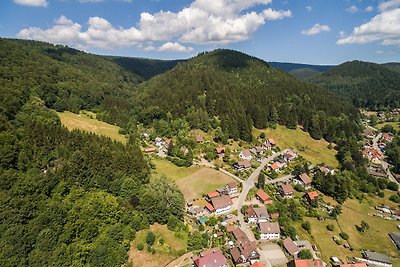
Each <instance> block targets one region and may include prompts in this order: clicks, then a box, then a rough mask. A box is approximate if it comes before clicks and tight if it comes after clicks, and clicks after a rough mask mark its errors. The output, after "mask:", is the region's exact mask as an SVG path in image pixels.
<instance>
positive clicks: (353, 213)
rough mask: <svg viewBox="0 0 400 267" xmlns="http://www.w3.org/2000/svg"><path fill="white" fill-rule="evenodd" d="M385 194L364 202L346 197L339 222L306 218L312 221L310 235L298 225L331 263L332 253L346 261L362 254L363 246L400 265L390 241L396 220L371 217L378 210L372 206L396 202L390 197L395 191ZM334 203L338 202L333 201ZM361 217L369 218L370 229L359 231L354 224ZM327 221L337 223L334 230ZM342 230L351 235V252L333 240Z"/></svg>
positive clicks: (358, 222)
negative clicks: (390, 199) (364, 231)
mask: <svg viewBox="0 0 400 267" xmlns="http://www.w3.org/2000/svg"><path fill="white" fill-rule="evenodd" d="M385 193H386V197H385V198H384V199H381V198H371V197H368V198H367V199H364V200H363V202H362V203H360V202H359V201H358V200H355V199H349V200H347V201H346V202H345V203H344V204H343V206H342V214H341V215H340V216H339V219H338V222H336V221H334V220H326V221H318V220H317V219H316V218H306V219H305V220H307V221H310V222H311V235H309V234H308V233H307V232H305V231H304V230H303V229H302V228H301V226H300V224H297V225H296V228H297V230H298V233H299V234H300V237H301V238H306V239H309V240H310V241H311V242H312V243H315V244H317V246H318V249H319V251H320V252H321V253H322V255H323V259H324V260H326V261H328V262H329V258H330V257H331V256H337V257H339V258H340V259H342V260H346V257H347V256H356V257H360V256H361V253H360V249H368V250H374V251H377V252H381V253H386V254H387V255H389V256H391V257H392V259H393V266H400V255H399V253H398V252H397V249H396V247H395V246H394V245H393V243H392V242H391V240H390V238H389V236H388V234H389V233H391V232H398V230H397V228H396V227H397V225H398V222H397V221H389V220H384V219H381V218H378V217H372V216H369V215H368V214H369V213H377V212H376V211H375V209H374V208H373V207H374V206H375V205H379V204H385V205H389V206H392V207H395V206H396V205H395V204H394V203H393V202H390V201H389V200H388V197H389V196H390V194H393V192H390V191H386V192H385ZM331 204H335V203H334V201H332V202H331ZM361 220H364V221H366V222H367V223H368V224H369V225H370V229H369V230H368V231H367V232H366V233H359V232H358V231H357V229H356V227H355V225H360V224H361ZM328 224H333V225H334V226H335V229H334V231H332V232H330V231H328V230H327V229H326V226H327V225H328ZM341 231H344V232H346V233H347V234H348V235H349V236H350V239H349V243H350V245H351V246H352V247H353V248H354V249H355V250H354V251H350V250H348V249H346V248H344V247H343V246H338V245H336V243H335V242H334V241H333V239H332V237H333V236H334V235H336V236H339V233H340V232H341Z"/></svg>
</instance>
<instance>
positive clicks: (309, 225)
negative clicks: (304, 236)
mask: <svg viewBox="0 0 400 267" xmlns="http://www.w3.org/2000/svg"><path fill="white" fill-rule="evenodd" d="M301 227H303V229H304V230H306V231H307V232H310V230H311V223H310V222H309V221H305V222H303V223H302V224H301Z"/></svg>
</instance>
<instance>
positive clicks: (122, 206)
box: [0, 40, 184, 266]
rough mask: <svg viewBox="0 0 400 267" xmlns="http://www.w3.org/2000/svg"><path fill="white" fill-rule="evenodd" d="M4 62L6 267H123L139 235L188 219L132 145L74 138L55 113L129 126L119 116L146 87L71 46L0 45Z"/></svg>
mask: <svg viewBox="0 0 400 267" xmlns="http://www.w3.org/2000/svg"><path fill="white" fill-rule="evenodd" d="M0 54H1V58H2V60H1V61H0V90H1V91H0V94H1V98H0V177H1V179H0V209H1V213H0V265H1V266H121V264H123V263H125V262H126V261H127V250H128V249H129V246H130V241H131V240H133V238H134V236H135V232H136V231H138V230H140V229H143V228H147V227H148V226H149V224H152V223H155V222H158V223H161V224H165V223H167V221H168V219H169V218H178V219H181V218H182V216H183V208H184V199H183V195H182V194H181V192H180V191H179V189H178V188H177V187H176V185H175V184H174V183H173V182H170V181H169V180H168V179H165V178H162V179H160V178H151V179H150V176H149V173H150V168H149V165H148V163H147V161H146V160H145V159H144V158H143V156H142V153H141V151H140V149H139V147H138V145H137V144H136V140H135V139H134V138H133V137H131V138H130V140H129V142H128V144H127V145H126V146H125V145H122V144H120V143H118V142H115V141H112V140H111V139H108V138H104V137H98V136H96V135H93V134H86V133H82V132H78V131H73V132H69V131H68V130H67V129H66V128H64V127H62V126H61V123H60V120H59V118H58V116H57V114H56V113H55V112H54V111H53V110H51V109H49V107H51V108H55V109H59V110H64V109H67V110H71V111H79V110H80V109H82V108H85V109H92V110H97V111H100V112H102V113H103V114H107V115H108V118H111V119H112V120H114V121H115V122H118V121H121V122H123V123H125V121H126V118H123V117H121V116H117V115H116V116H113V115H112V114H113V113H112V112H113V108H114V109H115V111H119V106H118V105H119V104H120V103H126V104H127V103H128V101H127V100H126V99H127V98H129V97H130V96H131V90H132V84H134V83H136V82H138V80H139V78H136V77H135V76H134V75H131V74H129V73H128V72H126V71H124V70H123V69H122V68H119V67H118V66H117V65H115V64H113V63H111V62H110V61H107V60H103V59H101V58H100V57H97V56H93V55H88V54H85V53H83V52H79V51H76V50H73V49H70V48H66V47H63V46H57V47H55V46H52V45H49V44H44V43H39V42H31V41H15V40H0ZM127 107H129V106H128V105H127V106H126V110H125V109H124V106H122V107H121V111H122V113H124V112H126V113H125V114H128V112H129V109H128V108H127ZM115 114H117V113H115Z"/></svg>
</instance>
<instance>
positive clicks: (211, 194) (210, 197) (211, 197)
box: [207, 191, 220, 201]
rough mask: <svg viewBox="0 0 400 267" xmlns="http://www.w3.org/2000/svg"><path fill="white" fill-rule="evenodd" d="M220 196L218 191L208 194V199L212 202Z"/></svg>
mask: <svg viewBox="0 0 400 267" xmlns="http://www.w3.org/2000/svg"><path fill="white" fill-rule="evenodd" d="M219 196H220V194H219V193H218V192H217V191H214V192H211V193H208V194H207V199H208V200H209V201H210V200H211V199H213V198H215V197H219Z"/></svg>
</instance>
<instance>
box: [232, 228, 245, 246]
mask: <svg viewBox="0 0 400 267" xmlns="http://www.w3.org/2000/svg"><path fill="white" fill-rule="evenodd" d="M232 234H233V236H234V237H235V240H236V241H237V242H238V243H240V241H243V240H244V241H247V240H245V239H248V237H247V236H246V234H245V233H244V232H243V231H242V230H241V229H240V228H236V229H235V230H234V231H232Z"/></svg>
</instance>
